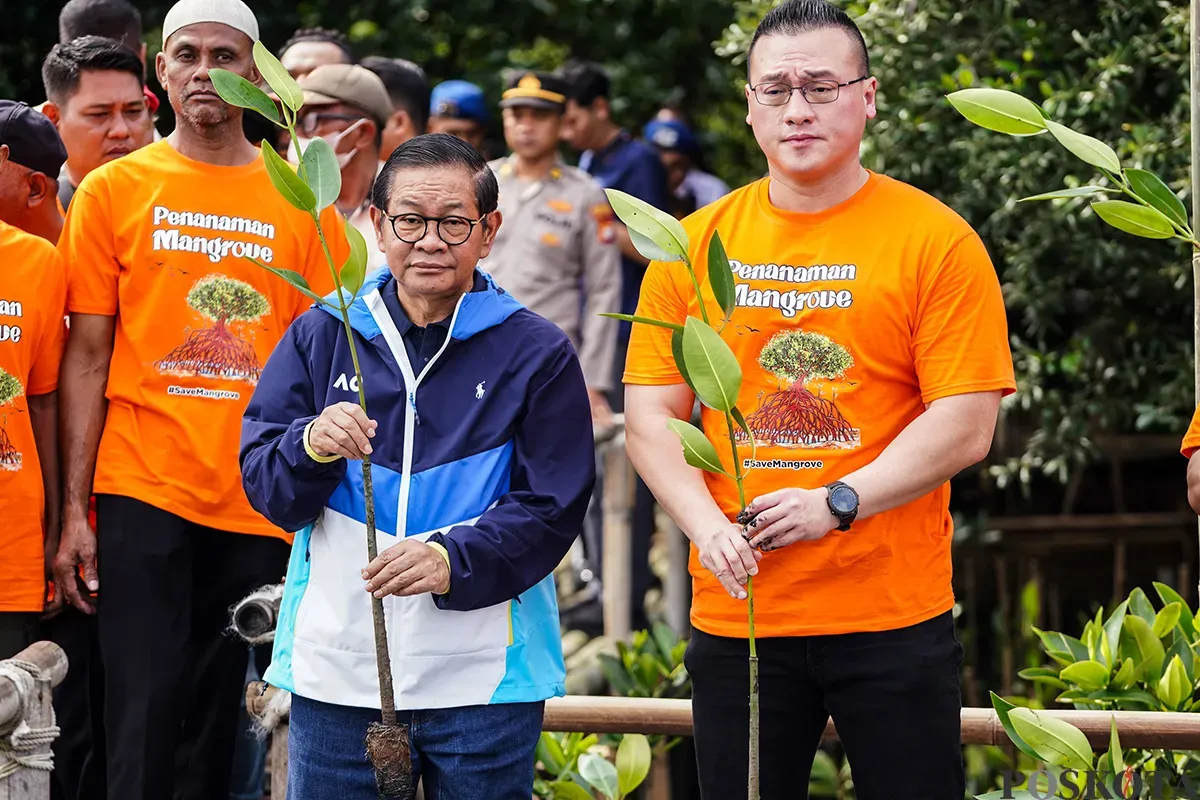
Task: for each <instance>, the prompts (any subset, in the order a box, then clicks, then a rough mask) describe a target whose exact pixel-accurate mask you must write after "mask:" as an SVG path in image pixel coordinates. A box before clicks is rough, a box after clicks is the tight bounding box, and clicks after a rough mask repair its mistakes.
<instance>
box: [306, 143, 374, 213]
mask: <svg viewBox="0 0 1200 800" xmlns="http://www.w3.org/2000/svg"><path fill="white" fill-rule="evenodd" d="M303 160H304V178H305V182H306V183H307V184H308V188H310V189H312V192H313V195H314V196H315V197H316V198H317V200H316V203H317V211H323V210H324V209H326V208H329V207H330V206H331V205H333V204H334V203H335V202H337V199H338V195H340V194H341V193H342V170H341V168H340V167H339V166H338V161H337V156H336V155H334V153H333V146H332V145H330V144H329V142H327V141H325V140H324V139H322V138H321V137H319V136H318V137H317V138H315V139H313V140H312V141H310V142H309V143H308V147H306V148H304V159H303ZM352 227H353V226H352V225H347V226H346V228H347V229H350V228H352ZM360 236H361V234H360Z"/></svg>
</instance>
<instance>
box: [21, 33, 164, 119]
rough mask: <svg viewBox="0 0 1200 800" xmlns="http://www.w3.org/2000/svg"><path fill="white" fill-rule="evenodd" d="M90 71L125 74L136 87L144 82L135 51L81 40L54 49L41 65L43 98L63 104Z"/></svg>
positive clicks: (85, 38)
mask: <svg viewBox="0 0 1200 800" xmlns="http://www.w3.org/2000/svg"><path fill="white" fill-rule="evenodd" d="M93 70H96V71H98V70H115V71H117V72H128V73H129V74H130V75H133V76H134V77H136V78H137V80H138V85H139V86H141V85H142V84H143V83H144V82H145V80H146V72H145V66H144V65H143V64H142V59H141V58H140V57H139V56H138V54H137V53H135V52H134V51H132V50H130V49H129V48H128V47H126V46H125V45H123V44H121V43H120V42H118V41H117V40H116V39H106V38H104V37H103V36H80V37H79V38H78V39H72V40H71V41H69V42H67V43H66V44H56V45H54V47H52V48H50V53H49V54H48V55H47V56H46V60H45V61H43V62H42V88H43V89H45V91H46V98H47V99H48V100H50V101H51V102H53V103H58V104H59V105H61V104H63V103H65V102H66V101H67V100H68V99H69V98H70V97H71V95H73V94H74V93H75V90H76V89H78V88H79V80H80V77H81V76H82V75H83V73H84V72H88V71H93ZM139 96H140V95H139Z"/></svg>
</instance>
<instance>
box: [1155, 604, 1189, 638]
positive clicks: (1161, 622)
mask: <svg viewBox="0 0 1200 800" xmlns="http://www.w3.org/2000/svg"><path fill="white" fill-rule="evenodd" d="M1182 610H1183V604H1182V603H1179V602H1175V603H1167V604H1166V605H1165V606H1163V607H1162V608H1161V609H1160V610H1159V612H1158V616H1156V617H1155V618H1154V627H1153V628H1152V629H1151V630H1153V631H1154V635H1155V636H1157V637H1158V638H1160V639H1161V638H1163V637H1164V636H1166V635H1167V634H1168V633H1170V632H1171V631H1172V630H1173V629H1174V628H1175V624H1176V623H1177V622H1179V615H1180V613H1181V612H1182Z"/></svg>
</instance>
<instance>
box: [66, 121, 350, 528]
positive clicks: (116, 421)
mask: <svg viewBox="0 0 1200 800" xmlns="http://www.w3.org/2000/svg"><path fill="white" fill-rule="evenodd" d="M322 226H323V227H324V230H325V231H326V238H327V240H328V241H329V243H330V247H331V249H332V250H333V253H334V258H335V261H336V263H337V264H339V265H340V264H341V263H342V261H343V260H344V259H345V257H346V255H347V253H348V252H349V246H348V245H347V244H346V240H345V229H344V220H343V219H342V217H341V216H340V215H339V214H338V212H337V211H336V209H335V208H334V207H332V206H331V207H330V208H328V209H326V211H325V213H324V214H323V216H322ZM59 250H60V251H61V252H62V253H63V256H64V258H65V260H66V263H67V275H68V308H69V310H70V311H71V312H72V313H79V314H101V315H110V316H111V315H116V318H117V320H116V338H115V341H114V344H113V355H112V362H111V365H110V367H109V376H108V390H107V396H108V400H109V406H108V417H107V420H106V421H105V426H104V433H103V435H102V437H101V440H100V452H99V454H98V456H97V460H96V477H95V482H94V492H95V493H96V494H118V495H123V496H126V497H132V498H134V499H137V500H141V501H143V502H145V503H148V504H150V505H152V506H155V507H157V508H160V509H163V510H164V511H168V512H170V513H172V514H176V515H178V516H180V517H183V518H184V519H187V520H189V521H191V522H195V523H197V524H200V525H205V526H208V527H212V528H219V529H221V530H227V531H233V532H237V533H251V534H263V535H275V536H280V537H281V538H285V539H287V538H290V537H289V536H288V535H287V534H285V533H284V532H283V531H281V530H279V529H278V528H275V527H274V526H272V525H271V524H270V523H268V522H267V521H266V520H265V519H264V518H263V517H262V516H261V515H259V514H258V513H257V512H256V511H254V510H253V509H252V508H251V507H250V504H249V502H248V501H247V500H246V496H245V493H244V491H243V489H242V482H241V471H240V469H239V467H238V441H239V438H240V432H241V421H242V412H243V411H244V410H245V408H246V404H247V403H248V402H249V400H250V395H251V393H252V392H253V391H254V387H255V385H256V384H257V382H258V377H259V374H260V372H261V370H262V367H263V364H265V363H266V360H267V357H268V356H270V354H271V351H272V349H273V348H274V347H275V344H276V343H277V342H278V341H279V339H280V337H282V335H283V333H284V331H285V330H286V329H287V327H288V325H290V324H291V322H292V320H294V319H295V318H296V317H297V316H299V315H300V314H301V313H303V312H304V311H305V310H306V309H307V308H308V307H309V306H310V305H311V304H312V300H311V299H310V298H308V297H306V296H304V295H303V294H301V293H300V292H299V291H297V290H296V289H295V288H293V287H292V286H291V285H289V284H288V283H286V282H285V281H284V280H282V279H281V278H278V277H276V276H275V275H273V274H271V273H269V272H267V271H266V270H264V269H262V268H261V267H259V266H257V265H255V264H253V263H251V262H250V261H249V260H248V259H249V258H254V259H257V260H259V261H261V262H263V263H265V264H268V265H270V266H272V267H280V268H284V269H290V270H294V271H296V272H298V273H300V274H301V275H303V276H304V277H305V278H306V279H307V280H308V283H309V285H310V286H312V287H313V289H314V291H316V292H317V293H318V294H321V295H324V294H326V293H328V292H330V291H332V290H333V279H332V277H331V275H330V272H329V268H328V265H327V262H326V261H325V256H324V254H323V252H322V250H321V244H320V241H319V239H318V237H317V233H316V225H314V224H313V220H312V217H311V216H310V215H308V214H306V213H304V212H301V211H299V210H297V209H295V208H293V207H292V206H291V205H289V204H288V203H287V201H286V200H284V199H283V197H282V196H281V195H280V194H279V192H278V191H276V189H275V188H274V186H272V184H271V181H270V179H269V178H268V176H267V171H266V168H265V167H264V166H263V164H262V161H261V160H257V159H256V160H255V161H254V162H252V163H250V164H248V165H245V166H239V167H223V166H214V165H211V164H205V163H202V162H198V161H194V160H192V159H190V158H187V157H185V156H184V155H182V154H180V153H179V152H178V151H176V150H175V149H174V148H173V147H172V146H171V145H170V144H169V143H168V142H167V141H166V140H163V141H160V142H156V143H154V144H152V145H149V146H147V147H144V148H142V149H141V150H138V151H137V152H136V153H131V154H130V155H128V156H126V157H125V158H121V159H117V160H116V161H113V162H110V163H108V164H105V165H104V166H103V167H101V168H100V169H97V170H95V171H94V172H92V173H89V174H88V176H87V177H86V178H85V179H84V180H83V182H82V183H81V184H80V186H79V189H78V190H77V191H76V193H75V197H74V198H73V199H72V201H71V208H70V210H69V212H68V214H67V219H66V224H65V226H64V229H63V233H62V237H61V238H60V240H59Z"/></svg>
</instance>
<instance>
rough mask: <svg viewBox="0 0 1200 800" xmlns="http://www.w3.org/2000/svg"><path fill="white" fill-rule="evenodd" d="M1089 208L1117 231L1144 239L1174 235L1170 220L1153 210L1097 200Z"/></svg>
mask: <svg viewBox="0 0 1200 800" xmlns="http://www.w3.org/2000/svg"><path fill="white" fill-rule="evenodd" d="M1091 206H1092V208H1093V209H1095V211H1096V216H1098V217H1100V219H1102V220H1104V221H1105V222H1107V223H1108V224H1109V225H1111V226H1113V227H1114V228H1116V229H1117V230H1119V231H1124V232H1125V233H1129V234H1133V235H1134V236H1141V237H1143V238H1146V239H1170V238H1171V237H1172V236H1174V235H1175V230H1174V229H1173V228H1172V227H1171V222H1170V220H1168V219H1167V218H1166V217H1164V216H1163V215H1162V212H1160V211H1155V210H1154V209H1153V208H1146V207H1145V206H1139V205H1137V204H1136V203H1126V202H1125V201H1123V200H1097V201H1096V202H1094V203H1092V204H1091Z"/></svg>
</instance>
